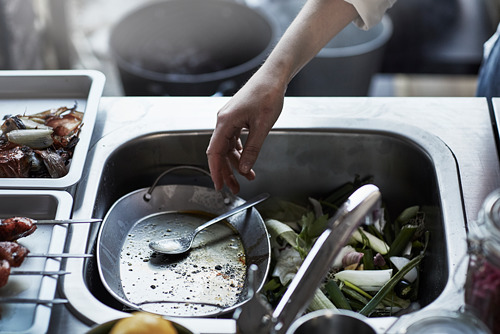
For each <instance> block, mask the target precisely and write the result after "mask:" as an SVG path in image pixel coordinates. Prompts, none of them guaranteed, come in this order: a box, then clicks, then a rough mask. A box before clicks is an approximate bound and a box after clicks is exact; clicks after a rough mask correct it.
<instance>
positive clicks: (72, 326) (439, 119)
mask: <svg viewBox="0 0 500 334" xmlns="http://www.w3.org/2000/svg"><path fill="white" fill-rule="evenodd" d="M227 101H228V98H226V97H103V98H102V99H101V102H100V107H99V112H98V114H97V121H96V124H95V128H94V134H93V138H92V142H91V145H93V144H95V143H96V142H97V140H99V139H100V138H102V137H104V136H113V135H115V134H117V133H119V132H120V131H123V130H126V129H127V128H128V127H133V126H134V122H135V121H136V120H137V119H141V118H143V117H147V118H150V119H151V129H154V130H156V131H184V130H210V129H213V127H214V125H215V120H216V113H217V111H218V110H219V109H220V108H221V107H222V106H223V105H224V103H225V102H227ZM495 103H496V105H497V106H498V107H499V110H500V103H499V102H498V101H496V102H495ZM360 118H362V119H378V120H387V121H391V122H394V121H397V122H400V123H401V122H404V123H407V124H410V125H412V126H414V127H418V128H421V129H422V130H425V131H427V132H429V133H431V134H433V135H435V136H437V137H438V138H440V139H441V140H442V141H443V142H444V143H445V144H446V145H448V147H449V148H450V149H451V151H452V152H453V154H454V155H455V158H456V161H457V165H458V169H459V173H460V181H461V187H462V196H463V201H464V207H465V216H466V219H467V222H468V223H471V222H473V221H474V220H475V219H476V217H477V213H478V211H479V208H480V206H481V204H482V201H483V199H484V198H485V197H486V196H487V195H488V194H489V193H490V192H491V191H493V190H494V189H496V188H498V187H500V168H499V167H500V166H499V159H498V154H497V148H496V144H495V134H494V131H493V126H492V120H491V118H490V113H489V110H488V105H487V102H486V99H484V98H455V97H454V98H393V97H388V98H375V97H356V98H352V97H346V98H339V97H331V98H330V97H322V98H314V97H287V98H286V100H285V105H284V109H283V113H282V115H281V117H280V119H279V120H278V122H277V123H276V125H275V129H290V128H294V129H327V128H329V127H332V126H334V125H335V124H336V121H338V120H339V119H342V120H344V121H346V120H347V121H348V122H352V124H355V122H356V120H357V119H360ZM264 145H265V144H264ZM257 172H258V171H257ZM88 328H89V326H88V325H86V324H83V323H82V322H80V321H79V320H78V319H76V318H75V317H74V316H73V315H72V314H71V313H69V311H68V310H67V309H66V308H65V307H64V306H56V307H55V308H54V312H53V317H52V322H51V328H50V333H68V332H71V333H83V332H85V331H86V330H87V329H88Z"/></svg>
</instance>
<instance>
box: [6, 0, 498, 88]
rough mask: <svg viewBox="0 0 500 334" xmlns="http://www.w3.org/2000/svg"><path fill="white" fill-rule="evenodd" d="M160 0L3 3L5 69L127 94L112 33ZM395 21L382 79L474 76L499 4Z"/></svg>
mask: <svg viewBox="0 0 500 334" xmlns="http://www.w3.org/2000/svg"><path fill="white" fill-rule="evenodd" d="M157 1H158V0H0V69H70V68H93V69H98V70H101V71H103V72H104V73H105V74H106V75H107V78H108V83H107V85H108V86H107V88H106V91H105V95H121V94H123V90H122V88H121V87H120V84H121V83H120V78H119V76H118V74H117V69H116V64H115V63H114V61H113V59H112V57H111V56H110V53H109V43H108V40H109V32H110V30H111V29H112V27H113V26H114V25H115V24H116V23H117V22H118V21H119V20H120V19H122V18H123V17H124V16H125V15H127V14H129V13H131V12H133V11H134V10H136V9H137V8H138V7H140V6H144V5H145V4H147V3H150V2H157ZM235 1H240V2H244V0H235ZM296 2H297V0H296V1H292V0H247V4H248V5H250V6H252V7H254V8H256V9H258V10H260V11H263V12H264V13H267V14H269V15H270V16H273V15H274V16H275V14H276V13H274V14H273V13H272V10H273V8H277V7H280V6H281V8H283V6H287V5H288V4H291V3H295V4H296ZM388 16H389V17H390V19H391V21H392V26H393V31H392V35H391V38H390V39H389V40H388V42H387V44H386V45H385V49H384V55H383V58H382V61H381V63H380V67H379V68H378V69H377V73H378V74H379V77H382V78H383V77H390V80H391V82H394V79H395V78H396V79H398V78H408V77H412V78H417V79H421V78H422V77H425V76H428V75H441V78H442V77H446V76H450V75H451V76H471V77H472V78H473V77H474V75H476V74H477V70H478V68H479V66H480V63H481V57H482V45H483V43H484V42H485V41H486V40H487V39H488V38H489V37H490V36H491V34H492V33H493V32H494V31H495V29H496V26H497V24H498V22H499V18H500V0H399V1H398V2H397V3H396V5H395V6H394V7H393V8H391V9H390V10H389V11H388ZM353 73H355V72H353ZM417 81H418V80H417Z"/></svg>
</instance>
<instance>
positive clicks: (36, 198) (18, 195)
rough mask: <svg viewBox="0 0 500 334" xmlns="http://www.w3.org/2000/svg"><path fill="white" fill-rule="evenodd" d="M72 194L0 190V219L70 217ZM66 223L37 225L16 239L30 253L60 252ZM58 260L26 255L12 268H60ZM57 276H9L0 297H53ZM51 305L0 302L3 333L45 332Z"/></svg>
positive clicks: (62, 246)
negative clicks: (26, 234)
mask: <svg viewBox="0 0 500 334" xmlns="http://www.w3.org/2000/svg"><path fill="white" fill-rule="evenodd" d="M72 205H73V198H72V196H71V195H70V194H69V193H67V192H65V191H58V190H0V218H7V217H12V216H25V217H29V218H33V219H67V218H70V215H71V208H72ZM67 229H68V228H67V226H65V225H40V226H38V227H37V229H36V231H35V232H34V233H33V234H32V235H30V236H27V237H25V238H21V239H19V240H18V242H19V243H20V244H22V245H23V246H25V247H28V249H29V250H30V252H31V253H52V254H54V253H61V252H62V251H63V250H64V244H65V241H66V234H67ZM60 265H61V261H60V260H59V259H45V258H26V259H25V260H24V262H23V264H22V265H21V266H20V267H19V268H13V270H29V271H31V270H46V271H56V270H60ZM56 287H57V278H54V277H53V276H43V277H42V276H31V275H30V276H10V277H9V281H8V283H7V285H6V286H4V287H1V288H0V297H19V298H40V299H53V298H54V296H55V292H56ZM51 312H52V308H51V306H50V305H42V304H40V305H35V304H0V331H1V332H2V333H30V334H31V333H33V334H35V333H46V332H47V329H48V326H49V321H50V315H51Z"/></svg>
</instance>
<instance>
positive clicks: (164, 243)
mask: <svg viewBox="0 0 500 334" xmlns="http://www.w3.org/2000/svg"><path fill="white" fill-rule="evenodd" d="M267 198H269V194H268V193H263V194H260V195H258V196H256V197H254V198H252V199H251V200H249V201H246V202H245V203H243V204H241V205H239V206H237V207H235V208H233V209H231V210H229V211H227V212H225V213H223V214H221V215H220V216H217V217H215V218H213V219H211V220H209V221H208V222H206V223H205V224H203V225H200V226H198V227H197V228H196V229H194V230H193V231H192V232H190V233H188V234H185V235H183V236H180V237H172V238H165V239H161V240H155V241H151V242H150V243H149V248H151V249H152V250H153V251H155V252H157V253H161V254H181V253H185V252H187V251H188V250H190V249H191V246H192V245H193V241H194V238H195V237H196V235H197V234H198V233H199V232H201V231H202V230H204V229H206V228H207V227H209V226H212V225H213V224H215V223H218V222H220V221H222V220H224V219H226V218H228V217H231V216H232V215H235V214H237V213H238V212H241V211H243V210H246V209H248V208H251V207H253V206H255V205H257V204H259V203H260V202H262V201H264V200H266V199H267Z"/></svg>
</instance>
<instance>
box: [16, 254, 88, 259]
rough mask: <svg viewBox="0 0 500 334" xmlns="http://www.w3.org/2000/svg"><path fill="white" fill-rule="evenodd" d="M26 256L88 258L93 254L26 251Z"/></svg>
mask: <svg viewBox="0 0 500 334" xmlns="http://www.w3.org/2000/svg"><path fill="white" fill-rule="evenodd" d="M26 256H27V257H51V258H52V257H64V258H71V257H77V258H78V257H81V258H90V257H94V254H68V253H61V254H44V253H28V255H26Z"/></svg>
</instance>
